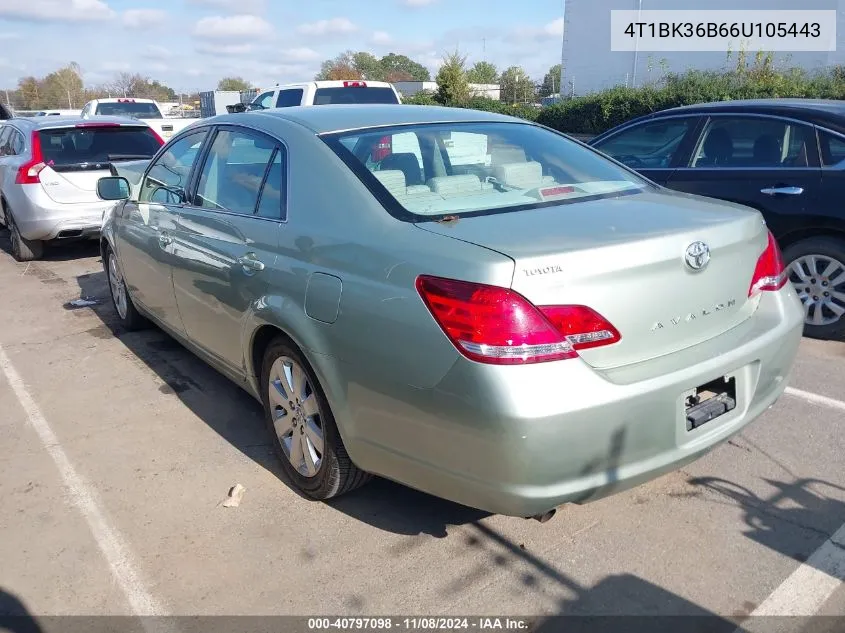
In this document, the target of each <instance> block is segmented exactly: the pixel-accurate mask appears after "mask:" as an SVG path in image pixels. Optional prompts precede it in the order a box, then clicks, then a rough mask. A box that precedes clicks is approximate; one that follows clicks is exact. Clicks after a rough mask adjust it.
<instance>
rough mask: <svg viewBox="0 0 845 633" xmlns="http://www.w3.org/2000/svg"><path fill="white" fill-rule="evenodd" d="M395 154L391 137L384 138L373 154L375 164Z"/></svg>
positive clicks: (377, 144)
mask: <svg viewBox="0 0 845 633" xmlns="http://www.w3.org/2000/svg"><path fill="white" fill-rule="evenodd" d="M392 152H393V142H392V139H391V138H390V137H389V136H382V137H381V138H380V139H379V141H378V143H376V146H375V148H374V149H373V152H372V159H373V162H375V163H378V162H380V161H383V160H384V159H385V158H387V157H388V156H390V154H391V153H392Z"/></svg>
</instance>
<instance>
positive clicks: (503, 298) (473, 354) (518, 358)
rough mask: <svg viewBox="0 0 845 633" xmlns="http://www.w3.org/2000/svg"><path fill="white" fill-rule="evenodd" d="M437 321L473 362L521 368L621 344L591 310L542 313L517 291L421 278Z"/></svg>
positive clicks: (565, 308) (546, 308)
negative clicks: (596, 348)
mask: <svg viewBox="0 0 845 633" xmlns="http://www.w3.org/2000/svg"><path fill="white" fill-rule="evenodd" d="M417 291H418V292H419V293H420V296H421V297H422V300H423V302H424V303H425V305H426V306H427V307H428V309H429V311H430V312H431V314H432V316H433V317H434V320H435V321H437V324H438V325H439V326H440V327H441V328H442V329H443V331H444V332H445V333H446V336H447V337H448V338H449V340H450V341H451V342H452V343H453V344H454V345H455V347H457V348H458V350H459V351H460V352H461V353H462V354H463V355H464V356H466V357H467V358H470V359H472V360H475V361H478V362H481V363H489V364H495V365H521V364H528V363H540V362H546V361H552V360H562V359H565V358H575V357H576V356H578V350H579V349H586V348H589V347H598V346H600V345H610V344H611V343H616V342H617V341H619V340H620V339H621V336H620V335H619V332H618V331H617V330H616V328H615V327H613V326H612V325H611V324H610V323H608V321H607V319H605V318H604V317H602V316H601V315H600V314H598V313H596V312H595V311H594V310H592V309H590V308H588V307H586V306H542V307H539V308H538V307H537V306H535V305H534V304H532V303H531V302H530V301H528V300H527V299H526V298H525V297H523V296H522V295H520V294H519V293H517V292H514V291H513V290H509V289H507V288H500V287H498V286H488V285H485V284H477V283H471V282H466V281H457V280H454V279H443V278H440V277H429V276H427V275H421V276H420V277H418V278H417Z"/></svg>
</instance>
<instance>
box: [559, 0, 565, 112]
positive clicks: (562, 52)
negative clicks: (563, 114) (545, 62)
mask: <svg viewBox="0 0 845 633" xmlns="http://www.w3.org/2000/svg"><path fill="white" fill-rule="evenodd" d="M565 57H566V0H563V34H562V35H561V38H560V91H561V93H562V92H563V84H564V82H563V79H564V72H565V71H564V67H565V65H566V59H565ZM560 96H561V97H562V96H563V94H561V95H560Z"/></svg>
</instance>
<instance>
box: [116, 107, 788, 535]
mask: <svg viewBox="0 0 845 633" xmlns="http://www.w3.org/2000/svg"><path fill="white" fill-rule="evenodd" d="M120 171H121V169H120V168H119V167H118V172H120ZM99 191H100V194H101V196H102V197H103V198H104V199H109V200H124V201H123V202H121V203H118V204H117V205H115V207H114V210H113V211H112V212H111V213H110V214H109V215H108V216H107V218H106V221H105V224H104V228H103V236H102V242H101V248H102V253H103V262H104V265H105V268H106V272H107V275H108V280H109V286H110V288H111V293H112V298H113V301H114V304H115V307H116V310H117V314H118V316H119V318H120V321H121V323H122V324H123V327H124V328H126V329H135V328H139V327H142V326H144V325H145V324H147V323H148V322H149V321H150V320H151V321H152V322H154V323H156V324H158V325H159V326H161V327H162V328H163V329H165V330H166V331H167V332H169V333H170V334H172V335H173V336H174V337H176V338H177V339H178V340H179V341H181V342H182V343H183V344H184V345H186V346H187V347H188V348H189V349H191V350H193V351H194V352H195V353H196V354H198V355H199V356H200V357H201V358H203V359H205V360H206V361H207V362H209V363H210V364H212V365H213V366H214V367H216V368H217V369H218V370H220V371H221V372H222V373H224V374H225V375H226V376H228V377H229V378H231V379H232V380H234V381H235V382H236V383H237V384H239V385H240V386H242V387H243V388H244V389H246V390H247V391H248V392H249V393H251V394H252V395H253V396H254V397H255V398H256V399H258V400H259V401H260V402H261V403H262V404H263V406H264V409H265V412H266V420H267V425H268V429H269V431H270V433H271V436H272V438H273V442H274V444H275V446H276V449H277V450H278V453H279V456H280V458H281V460H282V464H283V466H284V469H285V471H286V473H287V475H288V477H289V479H290V481H291V482H292V484H293V485H294V486H295V487H296V488H298V489H299V490H301V491H302V492H304V493H305V494H307V495H310V496H311V497H313V498H315V499H327V498H330V497H333V496H336V495H338V494H341V493H344V492H347V491H349V490H352V489H353V488H355V487H357V486H359V485H360V484H362V483H364V482H365V481H366V480H367V479H368V478H369V477H370V476H371V475H373V474H375V475H380V476H383V477H387V478H389V479H393V480H396V481H398V482H401V483H404V484H407V485H408V486H411V487H414V488H417V489H419V490H423V491H426V492H429V493H431V494H434V495H438V496H440V497H445V498H447V499H451V500H453V501H456V502H460V503H463V504H466V505H468V506H473V507H476V508H481V509H484V510H487V511H491V512H496V513H502V514H507V515H515V516H524V517H530V516H534V517H538V518H543V519H544V518H547V517H548V516H549V514H550V512H552V511H553V510H554V508H556V507H557V506H559V505H560V504H563V503H565V502H578V503H581V502H586V501H589V500H592V499H596V498H599V497H601V496H604V495H607V494H610V493H612V492H615V491H619V490H623V489H625V488H627V487H630V486H633V485H636V484H638V483H641V482H644V481H646V480H649V479H651V478H653V477H656V476H658V475H660V474H661V473H665V472H667V471H670V470H673V469H676V468H678V467H679V466H681V465H682V464H684V463H686V462H689V461H692V460H694V459H696V458H697V457H699V456H701V455H702V454H704V453H705V452H707V451H708V450H710V449H712V448H713V447H714V446H717V445H718V444H720V443H721V442H724V441H725V440H727V439H728V438H729V437H731V436H732V435H733V434H735V433H737V432H739V431H740V430H741V429H742V428H743V427H745V425H747V424H748V423H749V422H751V421H752V420H754V419H755V418H756V417H758V416H759V415H760V414H761V413H763V412H764V411H765V410H766V409H768V408H769V407H770V406H772V404H773V403H774V402H775V401H776V400H777V399H778V397H779V396H780V395H781V393H782V392H783V390H784V388H785V387H786V384H787V380H788V378H789V375H790V370H791V368H792V364H793V360H794V358H795V355H796V353H797V349H798V345H799V342H800V339H801V332H802V327H803V311H802V309H801V304H800V301H799V300H798V298H797V296H796V294H795V290H794V289H793V288H792V286H791V285H790V284H788V283H786V276H785V273H784V267H783V261H782V258H781V254H780V251H779V250H778V247H777V244H776V243H775V241H774V240H773V239H772V236H771V234H770V233H769V231H768V230H767V228H766V226H765V225H764V223H763V221H762V219H761V216H760V214H759V213H757V212H756V211H754V210H751V209H748V208H745V207H741V206H738V205H734V204H730V203H724V202H718V201H714V200H708V199H704V198H699V197H694V196H690V195H686V194H680V193H674V192H670V191H667V190H664V189H661V188H659V187H657V186H656V185H654V184H652V183H651V182H650V181H648V180H645V179H643V178H642V177H641V176H638V175H637V174H636V173H634V172H633V171H631V170H629V169H627V168H626V167H624V166H622V165H620V164H618V163H616V162H613V161H612V160H610V159H608V158H606V157H604V156H603V155H601V154H599V153H598V152H597V151H595V150H593V149H591V148H589V147H587V146H585V145H583V144H580V143H577V142H575V141H573V140H571V139H569V138H567V137H566V136H564V135H561V134H558V133H556V132H554V131H551V130H549V129H546V128H543V127H541V126H538V125H535V124H532V123H528V122H526V121H523V120H518V119H513V118H510V117H506V116H501V115H496V114H490V113H483V112H478V111H473V110H463V109H447V108H435V107H420V106H409V105H393V106H391V105H367V106H356V105H352V106H325V107H322V108H296V107H294V108H285V109H278V110H266V111H261V112H255V113H244V114H237V115H223V116H220V117H215V118H211V119H206V120H204V121H202V122H200V123H197V124H196V125H195V126H194V127H192V128H191V129H190V130H186V131H184V132H181V133H179V134H178V135H177V136H175V137H174V138H173V139H172V140H171V141H170V142H169V143H168V144H167V145H166V146H165V147H164V148H163V149H162V150H161V151H160V152H159V154H157V156H156V157H155V158H154V159H153V160H152V161H151V162H150V163H149V165H148V166H147V168H146V170H145V171H144V172H143V173H142V174H139V175H137V177H136V176H131V175H130V177H129V178H122V177H119V176H115V177H111V178H104V179H102V180H101V181H100V183H99Z"/></svg>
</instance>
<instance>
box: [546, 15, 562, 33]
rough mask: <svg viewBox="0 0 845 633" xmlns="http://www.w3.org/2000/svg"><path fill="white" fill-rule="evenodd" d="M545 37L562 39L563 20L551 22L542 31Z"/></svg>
mask: <svg viewBox="0 0 845 633" xmlns="http://www.w3.org/2000/svg"><path fill="white" fill-rule="evenodd" d="M542 31H543V33H544V34H545V35H548V36H549V37H558V38H562V37H563V18H558V19H557V20H552V21H551V22H549V23H548V24H547V25H546V26H544V27H543V29H542Z"/></svg>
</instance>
